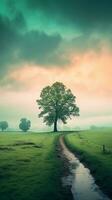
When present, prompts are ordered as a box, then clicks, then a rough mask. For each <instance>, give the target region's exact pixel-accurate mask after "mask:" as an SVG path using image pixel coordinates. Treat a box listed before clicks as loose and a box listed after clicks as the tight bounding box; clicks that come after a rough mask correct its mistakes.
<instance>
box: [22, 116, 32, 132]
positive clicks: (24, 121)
mask: <svg viewBox="0 0 112 200" xmlns="http://www.w3.org/2000/svg"><path fill="white" fill-rule="evenodd" d="M30 127H31V122H30V120H27V119H26V118H22V119H21V120H20V124H19V128H20V129H21V130H22V131H24V132H27V131H28V130H29V129H30Z"/></svg>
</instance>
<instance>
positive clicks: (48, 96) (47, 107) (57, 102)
mask: <svg viewBox="0 0 112 200" xmlns="http://www.w3.org/2000/svg"><path fill="white" fill-rule="evenodd" d="M75 99H76V97H75V96H74V95H73V94H72V92H71V90H70V89H67V88H66V87H65V85H63V83H60V82H56V83H54V84H53V85H52V86H47V87H45V88H43V90H42V92H41V94H40V99H38V100H37V103H38V105H39V109H41V110H42V111H41V112H40V114H39V117H43V118H44V122H45V123H46V124H47V125H49V126H51V125H52V124H54V132H57V122H58V120H61V121H62V122H63V123H64V124H66V121H67V118H71V116H79V108H78V107H77V106H76V104H75Z"/></svg>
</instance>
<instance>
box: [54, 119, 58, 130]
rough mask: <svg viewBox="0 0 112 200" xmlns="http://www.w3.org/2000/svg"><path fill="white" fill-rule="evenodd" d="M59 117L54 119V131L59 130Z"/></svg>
mask: <svg viewBox="0 0 112 200" xmlns="http://www.w3.org/2000/svg"><path fill="white" fill-rule="evenodd" d="M57 121H58V120H57V117H56V118H55V121H54V132H57V131H58V130H57Z"/></svg>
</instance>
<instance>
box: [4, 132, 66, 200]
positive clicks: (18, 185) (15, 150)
mask: <svg viewBox="0 0 112 200" xmlns="http://www.w3.org/2000/svg"><path fill="white" fill-rule="evenodd" d="M57 137H58V135H56V134H52V133H50V134H47V133H41V134H37V133H25V134H24V133H22V132H18V133H11V132H10V133H8V132H4V133H0V200H27V199H28V200H37V199H38V200H51V199H53V200H65V199H69V198H67V193H66V192H65V191H64V189H63V188H62V187H61V180H60V177H61V173H62V167H63V166H62V162H61V160H60V159H59V158H58V157H57V153H56V143H57V139H58V138H57Z"/></svg>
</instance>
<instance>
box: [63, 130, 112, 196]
mask: <svg viewBox="0 0 112 200" xmlns="http://www.w3.org/2000/svg"><path fill="white" fill-rule="evenodd" d="M65 142H66V144H67V146H68V147H69V148H70V149H71V151H72V152H75V153H76V154H77V156H78V157H79V159H80V160H81V162H83V163H84V164H85V165H86V166H88V167H89V169H90V170H91V173H92V174H93V176H94V177H95V180H96V182H97V183H98V184H99V185H100V186H101V188H102V189H103V190H104V191H105V192H106V193H108V194H109V195H110V196H112V129H109V128H107V129H105V128H104V129H96V130H88V131H81V132H77V133H71V134H67V135H66V136H65ZM103 145H105V149H104V150H103Z"/></svg>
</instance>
